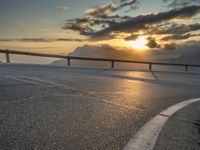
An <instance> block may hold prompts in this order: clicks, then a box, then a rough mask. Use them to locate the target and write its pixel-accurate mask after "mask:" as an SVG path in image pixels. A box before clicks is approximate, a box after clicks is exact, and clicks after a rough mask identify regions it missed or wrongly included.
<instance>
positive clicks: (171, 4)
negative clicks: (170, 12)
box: [163, 0, 200, 8]
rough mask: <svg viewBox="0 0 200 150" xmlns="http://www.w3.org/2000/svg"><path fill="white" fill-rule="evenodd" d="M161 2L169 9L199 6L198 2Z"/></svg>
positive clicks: (174, 0) (177, 0)
mask: <svg viewBox="0 0 200 150" xmlns="http://www.w3.org/2000/svg"><path fill="white" fill-rule="evenodd" d="M163 1H164V2H165V3H167V6H168V7H171V8H177V7H185V6H189V5H194V4H200V0H163Z"/></svg>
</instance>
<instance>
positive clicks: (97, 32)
mask: <svg viewBox="0 0 200 150" xmlns="http://www.w3.org/2000/svg"><path fill="white" fill-rule="evenodd" d="M199 12H200V6H199V5H192V6H187V7H184V8H179V9H177V8H176V9H172V10H170V11H167V12H160V13H157V14H153V13H152V14H147V15H139V16H137V17H129V16H127V17H126V18H125V17H120V16H115V17H109V16H107V17H104V18H98V21H97V19H96V18H95V19H94V18H91V17H88V18H87V17H85V18H83V19H74V20H67V21H66V24H65V26H64V27H63V28H64V29H70V30H75V31H79V32H80V34H82V35H85V36H89V37H91V38H93V37H99V36H106V35H111V34H117V33H131V32H137V31H140V30H147V29H148V28H149V26H151V25H154V24H158V23H161V22H163V21H169V20H172V19H186V18H191V17H193V16H195V15H196V14H198V13H199Z"/></svg>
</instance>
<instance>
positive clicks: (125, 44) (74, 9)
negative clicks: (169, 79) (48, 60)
mask: <svg viewBox="0 0 200 150" xmlns="http://www.w3.org/2000/svg"><path fill="white" fill-rule="evenodd" d="M199 2H200V0H112V1H111V0H56V1H55V0H1V1H0V14H1V15H0V20H1V22H0V48H1V49H4V48H6V49H7V48H9V49H20V50H30V51H39V52H47V53H66V52H71V51H72V50H73V49H75V48H76V47H79V46H83V45H85V44H91V45H101V44H104V45H105V44H107V45H110V46H114V47H118V48H120V47H121V48H127V49H135V50H144V49H175V44H180V43H183V42H185V41H188V40H190V41H191V40H197V39H199V30H200V25H199V24H198V22H199V21H200V19H199V18H200V16H199V10H200V6H199ZM183 20H184V21H183Z"/></svg>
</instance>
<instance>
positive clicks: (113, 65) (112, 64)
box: [111, 59, 115, 68]
mask: <svg viewBox="0 0 200 150" xmlns="http://www.w3.org/2000/svg"><path fill="white" fill-rule="evenodd" d="M114 67H115V62H114V60H113V59H112V60H111V68H114Z"/></svg>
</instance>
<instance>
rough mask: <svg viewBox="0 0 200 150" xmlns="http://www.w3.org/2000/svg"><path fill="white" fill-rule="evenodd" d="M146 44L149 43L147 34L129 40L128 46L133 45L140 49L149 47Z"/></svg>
mask: <svg viewBox="0 0 200 150" xmlns="http://www.w3.org/2000/svg"><path fill="white" fill-rule="evenodd" d="M146 44H147V40H146V37H145V36H140V37H138V39H137V40H135V41H129V42H128V46H131V47H132V48H135V49H139V50H144V49H147V48H148V47H147V46H146Z"/></svg>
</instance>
